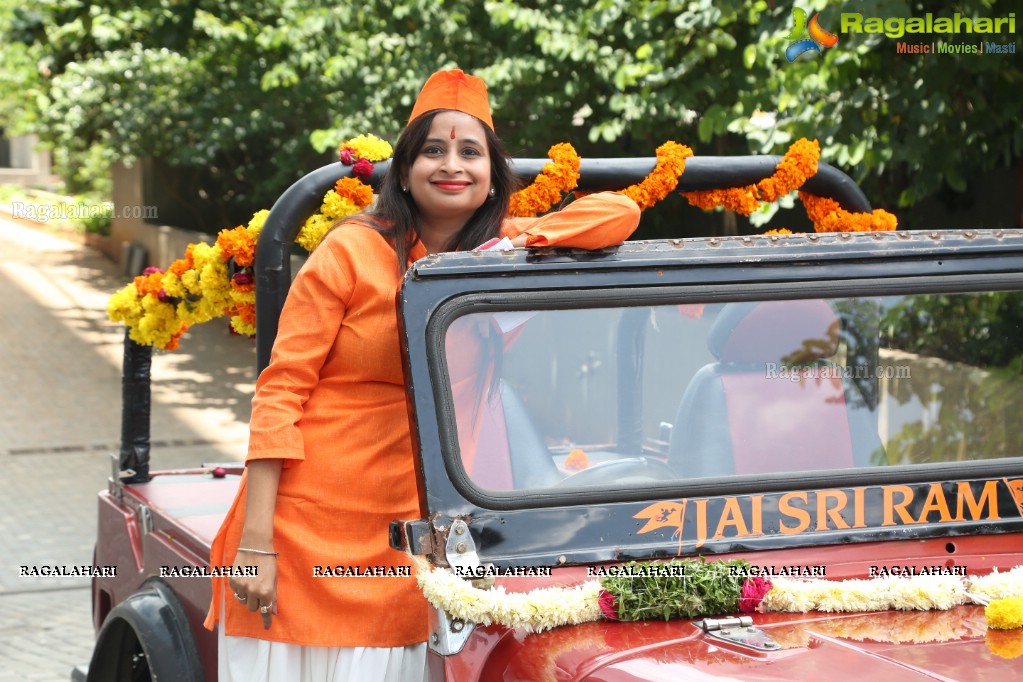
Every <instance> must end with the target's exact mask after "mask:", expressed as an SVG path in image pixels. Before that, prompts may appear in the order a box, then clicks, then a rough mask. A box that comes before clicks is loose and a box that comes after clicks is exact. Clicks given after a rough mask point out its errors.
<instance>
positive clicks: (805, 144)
mask: <svg viewBox="0 0 1023 682" xmlns="http://www.w3.org/2000/svg"><path fill="white" fill-rule="evenodd" d="M820 155H821V147H820V144H819V143H818V142H817V140H813V141H810V140H807V139H806V138H805V137H804V138H800V139H798V140H796V141H795V142H794V143H792V146H791V147H789V149H788V151H786V152H785V155H784V156H782V158H781V161H779V162H778V165H777V166H775V170H774V173H773V174H772V175H770V176H769V177H766V178H764V179H763V180H761V181H760V182H758V183H756V184H755V185H746V186H745V187H733V188H729V189H713V190H706V191H701V192H682V196H684V197H685V198H686V199H687V200H688V201H689V203H690V204H692V205H693V206H696V207H698V208H702V209H704V210H705V211H706V210H710V209H712V208H716V207H717V206H723V207H725V208H727V209H730V210H732V211H735V212H736V213H740V214H742V215H746V216H748V215H750V214H751V213H753V211H755V210H757V209H758V208H760V204H761V202H764V201H766V202H769V203H773V202H775V201H777V200H778V198H779V197H783V196H785V195H786V194H788V193H789V192H791V191H792V190H794V189H799V188H800V187H802V186H803V183H805V182H806V181H807V180H808V179H809V178H811V177H812V176H813V175H815V174H816V173H817V161H818V159H820Z"/></svg>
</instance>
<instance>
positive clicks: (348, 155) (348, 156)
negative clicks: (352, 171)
mask: <svg viewBox="0 0 1023 682" xmlns="http://www.w3.org/2000/svg"><path fill="white" fill-rule="evenodd" d="M338 157H339V158H340V159H341V163H343V164H344V165H346V166H351V165H352V163H353V162H354V161H355V157H354V156H353V155H352V150H351V148H350V147H345V148H344V149H342V150H341V152H340V153H339V154H338Z"/></svg>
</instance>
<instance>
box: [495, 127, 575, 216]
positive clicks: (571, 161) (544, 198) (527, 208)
mask: <svg viewBox="0 0 1023 682" xmlns="http://www.w3.org/2000/svg"><path fill="white" fill-rule="evenodd" d="M547 155H548V156H549V157H550V159H551V161H552V163H548V164H544V167H543V170H542V171H540V174H539V175H537V176H536V179H535V180H534V181H533V184H531V185H529V186H528V187H525V188H523V189H521V190H519V191H518V192H516V193H515V194H513V195H512V197H511V201H510V202H509V204H508V213H509V215H512V216H516V217H531V216H535V215H536V214H538V213H543V212H544V211H546V210H548V209H550V207H551V206H553V205H554V203H555V202H556V201H558V200H559V199H561V197H562V195H564V194H565V193H566V192H571V191H572V190H573V189H575V186H576V184H578V182H579V164H580V161H581V159H580V158H579V154H577V153H576V151H575V148H574V147H572V145H570V144H568V143H567V142H561V143H559V144H556V145H554V146H553V147H551V148H550V149H549V150H548V152H547Z"/></svg>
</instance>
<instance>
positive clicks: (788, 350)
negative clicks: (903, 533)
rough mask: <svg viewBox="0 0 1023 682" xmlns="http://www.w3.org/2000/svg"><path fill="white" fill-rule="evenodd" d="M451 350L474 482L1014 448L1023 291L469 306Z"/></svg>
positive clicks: (1022, 395) (835, 463) (659, 474)
mask: <svg viewBox="0 0 1023 682" xmlns="http://www.w3.org/2000/svg"><path fill="white" fill-rule="evenodd" d="M445 357H446V363H447V371H448V380H449V386H450V389H451V395H450V399H451V401H452V404H453V408H454V409H453V414H454V420H453V421H454V423H453V426H454V428H455V429H456V431H457V442H458V453H457V459H458V461H459V462H460V463H461V465H462V466H464V468H465V471H466V473H467V474H468V476H469V477H470V479H471V480H472V481H473V482H474V483H475V484H476V485H477V486H478V487H480V488H483V489H487V490H494V491H502V490H504V491H507V490H518V489H536V488H550V487H555V486H557V487H563V488H573V487H583V486H602V487H607V488H614V489H620V488H622V487H630V486H634V487H643V486H645V485H649V484H650V483H651V482H652V481H656V482H668V481H674V480H691V479H699V478H706V477H711V476H741V475H747V476H756V475H762V474H769V473H781V472H801V471H814V470H836V469H851V468H856V467H886V466H893V465H915V464H926V463H940V462H951V461H976V460H985V459H997V458H1004V457H1018V456H1021V455H1023V429H1020V428H1019V425H1018V423H1017V422H1016V419H1018V418H1019V415H1021V414H1023V293H1021V292H974V293H962V294H940V295H939V294H920V295H917V294H914V295H901V296H884V297H857V298H828V299H797V300H782V301H764V302H738V303H707V304H681V305H656V306H631V307H605V308H584V309H571V310H533V311H509V312H499V313H491V312H487V313H470V314H467V315H463V316H461V317H459V318H457V319H456V320H454V322H453V323H452V324H451V325H450V326H449V327H448V329H447V332H446V335H445Z"/></svg>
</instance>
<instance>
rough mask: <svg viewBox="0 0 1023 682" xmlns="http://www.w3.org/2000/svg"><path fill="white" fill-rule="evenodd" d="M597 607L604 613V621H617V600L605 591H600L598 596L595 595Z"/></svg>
mask: <svg viewBox="0 0 1023 682" xmlns="http://www.w3.org/2000/svg"><path fill="white" fill-rule="evenodd" d="M597 606H599V607H600V610H601V611H602V612H603V613H604V618H605V619H607V620H619V618H618V599H617V598H616V597H615V596H614V595H613V594H611V593H610V592H608V591H607V590H601V591H600V594H599V595H597Z"/></svg>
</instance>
